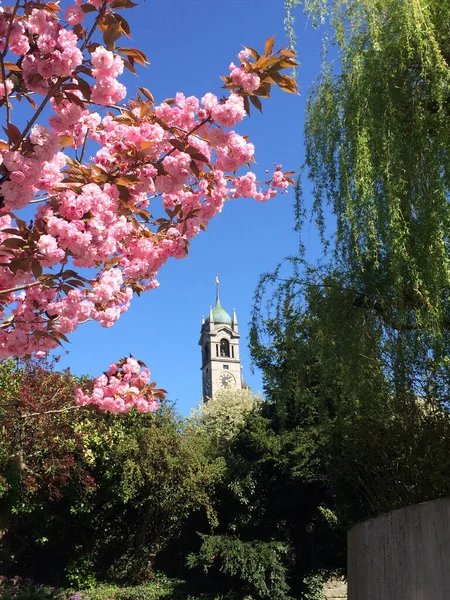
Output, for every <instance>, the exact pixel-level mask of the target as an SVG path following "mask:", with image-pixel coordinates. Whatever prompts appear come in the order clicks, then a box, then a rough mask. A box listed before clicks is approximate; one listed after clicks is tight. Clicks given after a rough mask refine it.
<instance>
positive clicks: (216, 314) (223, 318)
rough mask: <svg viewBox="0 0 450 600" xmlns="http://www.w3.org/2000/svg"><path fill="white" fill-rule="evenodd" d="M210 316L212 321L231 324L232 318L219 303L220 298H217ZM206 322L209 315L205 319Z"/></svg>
mask: <svg viewBox="0 0 450 600" xmlns="http://www.w3.org/2000/svg"><path fill="white" fill-rule="evenodd" d="M212 316H213V321H214V323H221V324H223V325H231V324H232V322H233V319H232V318H231V317H230V315H229V314H228V313H227V311H226V310H225V309H224V308H223V306H222V305H221V304H220V300H219V299H218V298H217V301H216V305H215V307H214V308H213V310H212ZM206 322H207V323H209V317H208V318H207V319H206Z"/></svg>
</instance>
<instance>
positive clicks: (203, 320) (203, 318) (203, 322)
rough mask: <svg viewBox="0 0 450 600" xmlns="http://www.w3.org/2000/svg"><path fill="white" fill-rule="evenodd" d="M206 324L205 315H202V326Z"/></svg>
mask: <svg viewBox="0 0 450 600" xmlns="http://www.w3.org/2000/svg"><path fill="white" fill-rule="evenodd" d="M204 324H205V315H202V325H204Z"/></svg>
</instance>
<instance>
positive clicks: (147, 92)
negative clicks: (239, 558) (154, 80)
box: [138, 87, 155, 104]
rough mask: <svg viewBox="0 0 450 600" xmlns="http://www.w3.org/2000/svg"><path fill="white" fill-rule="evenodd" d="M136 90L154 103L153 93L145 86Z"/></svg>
mask: <svg viewBox="0 0 450 600" xmlns="http://www.w3.org/2000/svg"><path fill="white" fill-rule="evenodd" d="M138 90H139V91H140V92H141V94H143V95H144V96H145V97H146V98H147V100H149V101H150V102H151V104H155V99H154V98H153V94H152V93H151V91H150V90H148V89H147V88H145V87H138Z"/></svg>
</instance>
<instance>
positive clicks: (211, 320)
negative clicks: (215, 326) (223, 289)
mask: <svg viewBox="0 0 450 600" xmlns="http://www.w3.org/2000/svg"><path fill="white" fill-rule="evenodd" d="M213 321H214V317H213V311H212V306H210V307H209V322H210V323H213Z"/></svg>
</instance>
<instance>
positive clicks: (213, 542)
mask: <svg viewBox="0 0 450 600" xmlns="http://www.w3.org/2000/svg"><path fill="white" fill-rule="evenodd" d="M202 538H203V542H202V546H201V548H200V552H199V553H198V554H191V555H190V556H189V557H188V565H189V566H190V567H191V568H200V569H202V570H203V572H204V573H205V574H208V576H207V578H208V579H209V585H208V588H209V589H214V588H216V591H217V592H218V593H219V598H230V599H233V600H234V599H236V600H247V599H250V598H251V599H252V600H266V599H267V600H272V599H274V598H276V599H277V600H292V599H291V598H290V596H289V595H288V592H289V585H288V582H287V576H288V563H289V554H290V551H289V548H288V546H287V545H286V544H283V543H281V542H263V541H260V540H253V541H243V540H240V539H238V538H236V537H233V536H225V535H222V536H221V535H216V536H214V535H202ZM221 594H222V595H221Z"/></svg>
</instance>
